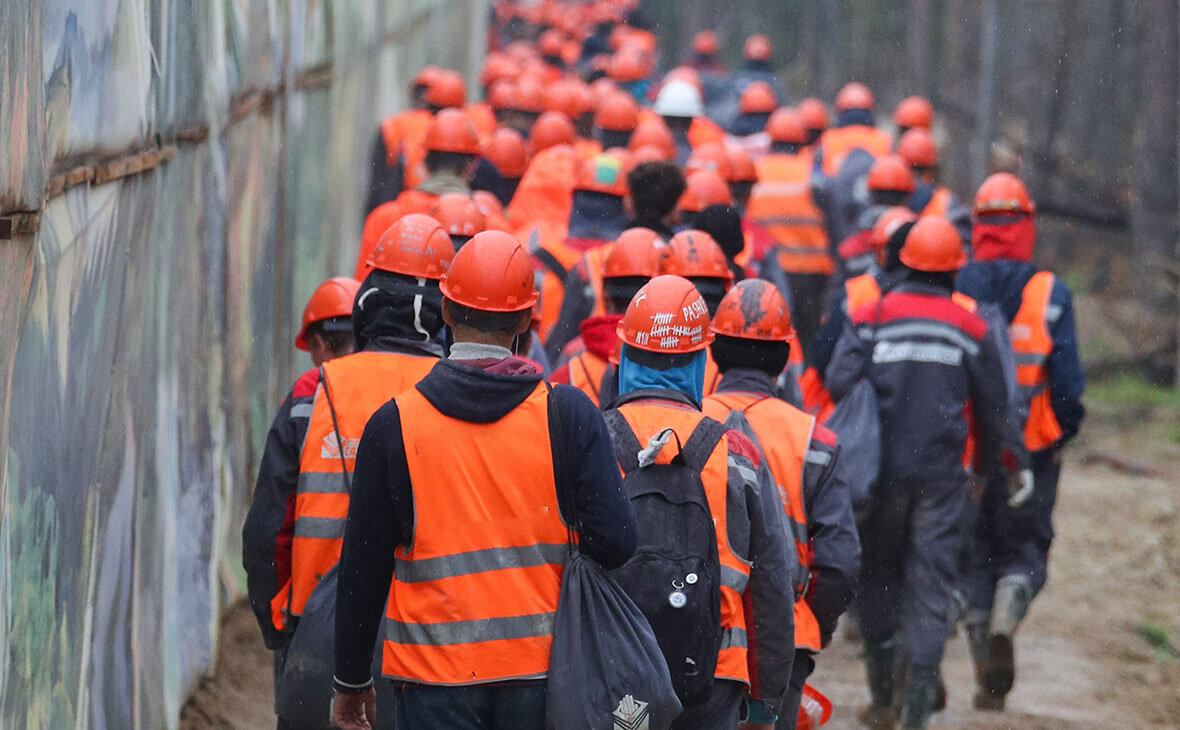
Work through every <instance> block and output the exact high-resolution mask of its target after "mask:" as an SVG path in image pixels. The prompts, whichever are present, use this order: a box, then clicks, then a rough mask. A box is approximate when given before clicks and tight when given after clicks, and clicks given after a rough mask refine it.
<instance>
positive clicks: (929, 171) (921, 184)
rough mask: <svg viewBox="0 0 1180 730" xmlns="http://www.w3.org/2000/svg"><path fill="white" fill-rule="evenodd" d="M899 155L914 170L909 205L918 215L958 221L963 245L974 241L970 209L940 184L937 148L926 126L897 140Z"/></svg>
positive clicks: (956, 222) (915, 129) (956, 223)
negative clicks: (912, 188)
mask: <svg viewBox="0 0 1180 730" xmlns="http://www.w3.org/2000/svg"><path fill="white" fill-rule="evenodd" d="M897 155H898V156H899V157H901V159H902V160H904V161H905V163H906V164H907V165H909V166H910V168H911V169H912V170H913V171H914V180H915V187H914V192H913V194H912V195H910V199H909V203H908V204H909V206H910V209H911V210H913V211H914V212H915V213H917V214H918V215H940V216H942V217H944V218H946V219H947V220H949V221H950V222H951V223H954V224H955V228H957V229H958V231H959V235H960V236H961V237H962V238H963V242H964V244H966V243H970V241H971V209H970V208H968V207H967V206H966V205H964V204H963V203H962V202H960V201H959V199H958V198H957V197H955V194H954V193H953V192H951V189H950V188H948V187H944V186H942V185H939V184H938V147H937V146H936V145H935V144H934V138H933V137H931V136H930V133H929V132H928V131H926V130H925V129H921V128H914V129H911V130H909V131H908V132H906V133H905V134H903V135H902V136H901V138H900V139H898V140H897Z"/></svg>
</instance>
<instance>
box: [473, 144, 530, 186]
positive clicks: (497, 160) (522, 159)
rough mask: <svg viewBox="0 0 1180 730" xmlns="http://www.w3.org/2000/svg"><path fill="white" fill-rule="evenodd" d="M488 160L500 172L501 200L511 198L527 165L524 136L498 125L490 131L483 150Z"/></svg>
mask: <svg viewBox="0 0 1180 730" xmlns="http://www.w3.org/2000/svg"><path fill="white" fill-rule="evenodd" d="M483 155H484V157H485V158H486V159H487V161H488V162H490V163H492V164H493V165H495V167H496V171H497V172H499V173H500V178H501V179H502V181H503V183H502V185H503V187H502V189H501V191H500V196H499V197H500V199H501V200H512V196H513V195H514V194H515V193H516V186H517V185H519V184H520V179H521V178H522V177H524V172H525V170H527V169H528V166H529V155H528V151H527V150H526V149H525V143H524V137H521V136H520V132H517V131H516V130H515V129H510V128H508V127H499V128H497V129H496V131H495V132H493V133H492V138H491V139H490V140H488V144H487V147H486V148H485V149H484V151H483Z"/></svg>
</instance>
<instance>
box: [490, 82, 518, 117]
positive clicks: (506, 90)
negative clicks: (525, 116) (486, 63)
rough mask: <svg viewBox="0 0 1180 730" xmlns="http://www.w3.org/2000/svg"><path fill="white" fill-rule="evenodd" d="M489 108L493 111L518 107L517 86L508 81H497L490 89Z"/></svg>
mask: <svg viewBox="0 0 1180 730" xmlns="http://www.w3.org/2000/svg"><path fill="white" fill-rule="evenodd" d="M488 106H490V107H491V108H492V109H493V110H499V109H512V108H514V107H515V106H516V84H514V83H512V82H511V81H508V80H501V81H495V82H493V83H492V85H491V86H489V87H488Z"/></svg>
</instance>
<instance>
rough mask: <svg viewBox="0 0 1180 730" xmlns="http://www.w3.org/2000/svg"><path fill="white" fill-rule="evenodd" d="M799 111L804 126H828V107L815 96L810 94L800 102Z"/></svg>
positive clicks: (820, 127)
mask: <svg viewBox="0 0 1180 730" xmlns="http://www.w3.org/2000/svg"><path fill="white" fill-rule="evenodd" d="M798 112H799V118H800V120H801V121H802V122H803V126H804V128H806V129H827V128H828V107H827V106H826V105H825V104H824V103H823V102H822V101H820V100H819V99H816V98H815V97H814V96H809V97H807V98H806V99H804V100H803V101H801V102H799V107H798Z"/></svg>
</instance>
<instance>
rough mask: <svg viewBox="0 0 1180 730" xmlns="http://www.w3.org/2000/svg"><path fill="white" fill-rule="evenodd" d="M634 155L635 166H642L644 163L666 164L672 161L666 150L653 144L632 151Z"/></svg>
mask: <svg viewBox="0 0 1180 730" xmlns="http://www.w3.org/2000/svg"><path fill="white" fill-rule="evenodd" d="M634 154H635V164H636V165H642V164H643V163H644V162H667V161H668V160H670V159H672V155H670V154H668V151H667V150H665V149H664V148H662V147H657V146H655V145H654V144H645V145H641V146H640V147H638V148H637V149H635V150H634Z"/></svg>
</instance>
